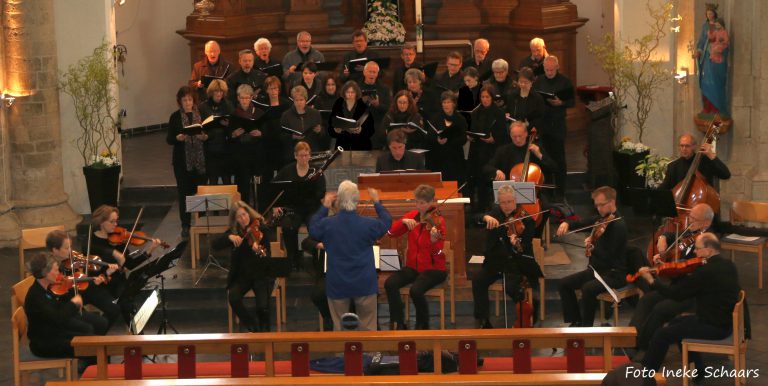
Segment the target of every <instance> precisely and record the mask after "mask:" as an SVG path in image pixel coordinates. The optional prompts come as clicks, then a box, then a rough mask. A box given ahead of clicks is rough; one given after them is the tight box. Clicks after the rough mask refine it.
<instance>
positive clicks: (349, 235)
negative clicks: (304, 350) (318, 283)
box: [309, 180, 392, 331]
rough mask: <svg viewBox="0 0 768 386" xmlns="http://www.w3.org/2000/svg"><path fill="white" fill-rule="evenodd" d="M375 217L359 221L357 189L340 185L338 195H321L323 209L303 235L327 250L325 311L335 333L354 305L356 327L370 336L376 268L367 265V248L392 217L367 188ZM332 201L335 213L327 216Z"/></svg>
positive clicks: (345, 183)
mask: <svg viewBox="0 0 768 386" xmlns="http://www.w3.org/2000/svg"><path fill="white" fill-rule="evenodd" d="M368 193H369V195H370V197H371V200H372V201H373V206H374V208H375V209H376V214H377V216H378V218H376V219H373V218H368V217H362V216H360V215H359V214H358V213H357V205H358V203H359V201H360V191H359V190H358V189H357V184H355V183H353V182H351V181H349V180H344V181H342V182H341V184H339V189H338V192H327V193H326V194H325V197H323V206H322V207H320V210H318V211H317V213H315V215H314V216H313V217H312V220H311V221H310V224H309V234H310V236H311V237H312V238H314V239H316V240H318V241H320V242H322V243H323V245H324V246H325V249H326V251H327V254H326V258H327V260H328V262H327V265H328V270H327V271H326V277H325V289H326V292H327V294H328V307H329V308H330V310H331V318H332V319H333V329H334V330H335V331H340V330H341V316H342V315H343V314H344V313H346V312H347V311H348V310H349V306H350V303H354V304H355V309H356V310H357V313H358V316H359V317H360V327H361V329H364V330H369V331H376V321H377V311H376V306H377V301H376V298H377V294H378V292H379V288H378V283H377V280H376V266H375V262H374V260H373V244H374V243H375V242H376V240H378V239H380V238H381V237H382V236H384V235H385V234H386V233H387V230H389V228H390V226H391V225H392V217H391V216H390V215H389V212H388V211H387V209H385V208H384V206H383V205H381V202H379V192H378V191H376V190H375V189H373V188H369V189H368ZM334 200H336V201H338V202H337V206H338V209H339V212H338V213H337V214H336V215H335V216H332V217H328V211H329V209H330V208H331V206H332V205H333V202H334Z"/></svg>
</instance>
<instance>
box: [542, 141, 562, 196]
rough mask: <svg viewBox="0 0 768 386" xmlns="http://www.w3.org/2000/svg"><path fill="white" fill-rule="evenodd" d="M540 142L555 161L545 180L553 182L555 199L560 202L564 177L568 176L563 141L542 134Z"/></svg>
mask: <svg viewBox="0 0 768 386" xmlns="http://www.w3.org/2000/svg"><path fill="white" fill-rule="evenodd" d="M541 142H542V143H541V144H542V145H543V146H544V149H545V150H546V151H547V154H549V156H550V157H552V160H553V161H555V164H556V168H555V170H554V171H553V173H549V175H548V176H547V180H548V181H549V183H554V184H555V201H558V202H562V199H563V197H565V182H566V181H565V179H566V178H567V176H568V165H567V164H566V163H565V141H564V140H563V139H560V138H554V137H551V136H549V135H543V136H542V137H541ZM552 177H554V180H553V179H552Z"/></svg>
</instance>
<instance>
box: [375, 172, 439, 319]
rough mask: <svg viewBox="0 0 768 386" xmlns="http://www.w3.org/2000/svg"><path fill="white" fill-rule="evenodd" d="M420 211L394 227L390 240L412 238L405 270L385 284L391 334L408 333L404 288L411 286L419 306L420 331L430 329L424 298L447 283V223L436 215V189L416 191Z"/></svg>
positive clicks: (417, 317) (411, 212)
mask: <svg viewBox="0 0 768 386" xmlns="http://www.w3.org/2000/svg"><path fill="white" fill-rule="evenodd" d="M413 196H414V198H415V201H416V210H413V211H410V212H408V213H406V214H405V215H404V216H403V218H401V219H400V220H397V221H395V222H393V223H392V227H391V228H390V229H389V232H388V233H389V235H390V237H399V236H402V235H404V234H406V233H407V234H408V255H407V256H406V259H405V267H404V268H403V269H401V270H400V271H398V272H395V273H394V274H393V275H392V276H390V277H389V278H388V279H387V281H386V282H385V283H384V289H385V290H386V291H387V299H388V300H389V323H390V329H391V330H404V329H406V325H405V323H404V320H403V319H404V318H403V302H402V300H401V299H400V288H402V287H404V286H406V285H408V284H412V285H411V290H410V296H411V298H412V299H413V304H414V305H415V306H416V329H417V330H428V329H429V307H428V306H427V299H426V298H425V297H424V294H425V293H426V292H427V291H429V290H430V289H431V288H433V287H435V286H436V285H438V284H440V283H442V282H444V281H445V278H446V272H445V254H444V253H443V241H444V239H445V219H443V217H442V216H440V215H439V214H437V213H434V211H435V188H433V187H431V186H429V185H419V186H418V187H416V189H415V190H414V191H413Z"/></svg>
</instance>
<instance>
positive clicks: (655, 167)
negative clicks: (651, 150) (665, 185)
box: [635, 154, 670, 188]
mask: <svg viewBox="0 0 768 386" xmlns="http://www.w3.org/2000/svg"><path fill="white" fill-rule="evenodd" d="M669 162H670V159H669V158H667V157H660V156H659V155H657V154H648V155H647V156H645V159H644V160H642V161H641V162H640V163H639V164H637V167H635V172H637V175H638V176H641V177H645V185H646V186H648V187H649V188H655V187H657V186H659V185H661V182H662V181H664V176H665V175H666V173H667V164H669Z"/></svg>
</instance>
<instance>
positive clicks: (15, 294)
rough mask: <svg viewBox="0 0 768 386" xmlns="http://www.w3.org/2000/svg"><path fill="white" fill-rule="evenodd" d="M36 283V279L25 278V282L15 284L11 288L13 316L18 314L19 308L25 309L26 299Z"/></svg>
mask: <svg viewBox="0 0 768 386" xmlns="http://www.w3.org/2000/svg"><path fill="white" fill-rule="evenodd" d="M34 283H35V278H34V277H32V276H27V277H26V278H24V280H22V281H20V282H18V283H16V284H14V285H13V286H12V287H11V316H13V313H14V312H16V309H17V308H19V307H24V299H26V298H27V292H29V287H32V284H34Z"/></svg>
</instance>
